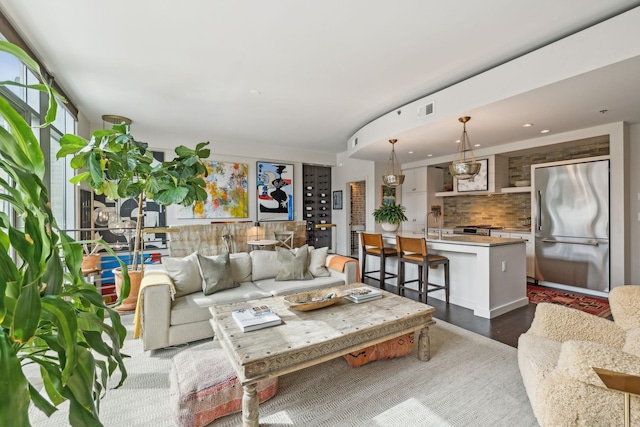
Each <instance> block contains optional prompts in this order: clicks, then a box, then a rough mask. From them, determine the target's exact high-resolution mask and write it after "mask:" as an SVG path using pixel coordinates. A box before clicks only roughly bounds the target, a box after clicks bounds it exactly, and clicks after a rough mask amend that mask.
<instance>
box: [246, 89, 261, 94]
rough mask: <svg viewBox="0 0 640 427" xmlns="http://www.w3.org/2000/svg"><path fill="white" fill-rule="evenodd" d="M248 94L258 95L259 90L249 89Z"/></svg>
mask: <svg viewBox="0 0 640 427" xmlns="http://www.w3.org/2000/svg"><path fill="white" fill-rule="evenodd" d="M249 94H251V95H260V91H259V90H258V89H251V90H250V91H249Z"/></svg>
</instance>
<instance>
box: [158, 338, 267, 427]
mask: <svg viewBox="0 0 640 427" xmlns="http://www.w3.org/2000/svg"><path fill="white" fill-rule="evenodd" d="M169 383H170V398H169V403H170V405H171V408H172V413H173V418H174V421H175V423H176V424H177V425H178V426H181V427H200V426H204V425H207V424H209V423H211V422H212V421H213V420H215V419H217V418H220V417H224V416H225V415H229V414H233V413H235V412H240V411H241V410H242V394H243V389H242V386H241V385H240V383H239V381H238V377H236V373H235V371H234V370H233V367H232V366H231V364H230V363H229V361H228V359H227V356H226V354H225V352H224V350H223V349H222V348H221V347H220V343H219V342H218V341H211V342H208V343H206V344H201V345H198V346H195V347H193V348H188V349H186V350H184V351H182V352H180V353H179V354H178V355H177V356H176V357H174V358H173V360H172V361H171V371H170V372H169ZM257 389H258V399H259V401H260V402H264V401H265V400H268V399H270V398H271V397H273V396H274V395H275V394H276V391H277V390H278V378H277V377H276V378H269V379H266V380H262V381H259V382H258V384H257Z"/></svg>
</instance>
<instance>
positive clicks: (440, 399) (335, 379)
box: [32, 315, 538, 427]
mask: <svg viewBox="0 0 640 427" xmlns="http://www.w3.org/2000/svg"><path fill="white" fill-rule="evenodd" d="M131 318H132V316H131V315H124V316H123V321H124V322H125V324H126V325H127V330H128V331H129V333H131V332H132V331H133V328H132V326H131V323H132V321H131ZM430 337H431V340H430V341H431V360H430V361H428V362H420V361H419V360H418V359H417V357H416V353H415V350H414V351H413V352H412V353H411V354H409V355H408V356H406V357H402V358H396V359H388V360H382V361H376V362H373V363H369V364H367V365H364V366H362V367H359V368H351V367H349V365H348V364H347V362H345V361H344V360H343V359H342V358H338V359H334V360H331V361H329V362H325V363H322V364H320V365H316V366H313V367H310V368H307V369H303V370H301V371H299V372H294V373H291V374H287V375H283V376H281V377H280V380H279V387H278V393H277V394H276V396H275V397H273V398H272V399H271V400H269V401H267V402H265V403H263V404H261V405H260V425H261V426H262V427H265V426H269V427H285V426H286V427H296V426H305V427H308V426H327V427H328V426H340V427H343V426H379V427H397V426H403V427H413V426H416V427H417V426H420V427H425V426H438V427H453V426H471V425H472V426H476V427H477V426H487V427H488V426H491V427H495V426H519V427H526V426H537V425H538V424H537V422H536V420H535V417H534V415H533V411H532V410H531V405H530V404H529V400H528V398H527V395H526V392H525V389H524V386H523V384H522V379H521V377H520V372H519V370H518V364H517V358H516V349H515V348H512V347H509V346H507V345H505V344H502V343H500V342H497V341H493V340H491V339H489V338H485V337H483V336H480V335H477V334H474V333H472V332H469V331H466V330H464V329H461V328H458V327H457V326H453V325H451V324H448V323H445V322H443V321H440V320H437V324H436V325H435V326H433V327H432V328H431V334H430ZM202 343H203V341H201V342H198V343H191V344H190V346H194V345H199V344H202ZM184 348H186V347H184ZM184 348H181V349H166V350H159V351H153V352H146V353H145V352H143V350H142V344H141V342H140V340H133V339H131V338H130V335H129V337H128V338H127V340H126V341H125V345H124V350H125V352H126V353H127V354H129V355H130V356H131V359H127V360H126V364H127V367H128V370H129V378H127V380H126V382H125V383H124V385H123V386H122V387H121V388H120V389H117V390H113V389H112V390H109V391H108V392H107V395H106V397H105V398H104V399H103V400H102V404H101V411H100V418H101V420H102V422H103V423H104V425H105V426H107V427H109V426H114V427H117V426H122V427H125V426H126V427H132V426H154V427H157V426H173V425H174V424H173V421H172V416H171V408H170V407H169V405H168V402H169V379H168V377H169V367H170V363H171V358H172V357H173V356H175V355H176V354H177V353H178V352H180V351H182V350H183V349H184ZM32 425H33V426H38V427H55V426H67V425H68V421H67V414H66V413H65V410H64V409H62V410H60V411H58V412H57V413H55V414H54V415H53V416H52V417H51V418H50V419H47V418H46V417H45V416H44V415H43V414H42V413H40V412H38V411H33V413H32ZM210 425H211V426H216V427H218V426H222V427H231V426H240V425H242V417H241V414H234V415H229V416H227V417H224V418H220V419H219V420H216V421H214V422H213V423H212V424H210Z"/></svg>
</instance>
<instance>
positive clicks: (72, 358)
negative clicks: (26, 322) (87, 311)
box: [41, 295, 78, 384]
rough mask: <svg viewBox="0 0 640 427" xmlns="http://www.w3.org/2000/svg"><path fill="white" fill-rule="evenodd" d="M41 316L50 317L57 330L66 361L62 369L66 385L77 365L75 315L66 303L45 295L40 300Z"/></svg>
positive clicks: (63, 381) (63, 380)
mask: <svg viewBox="0 0 640 427" xmlns="http://www.w3.org/2000/svg"><path fill="white" fill-rule="evenodd" d="M41 302H42V311H43V314H47V315H49V316H50V320H51V321H52V322H53V323H54V324H55V325H56V327H57V329H58V342H59V344H60V345H61V346H62V347H63V348H64V355H65V357H66V361H65V363H64V367H63V369H62V383H63V384H66V383H67V381H68V380H69V377H70V376H71V374H72V372H73V370H74V368H75V365H76V364H77V357H78V356H77V346H76V339H77V337H76V331H77V330H78V321H77V319H76V313H75V311H74V309H73V307H72V306H71V304H70V303H69V302H67V301H64V300H62V299H60V298H58V297H56V296H52V295H45V296H44V297H42V298H41Z"/></svg>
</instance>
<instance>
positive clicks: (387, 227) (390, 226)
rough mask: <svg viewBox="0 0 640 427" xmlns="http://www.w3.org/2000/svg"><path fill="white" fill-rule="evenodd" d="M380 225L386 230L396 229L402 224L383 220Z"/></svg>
mask: <svg viewBox="0 0 640 427" xmlns="http://www.w3.org/2000/svg"><path fill="white" fill-rule="evenodd" d="M380 225H381V226H382V229H383V230H384V231H396V230H397V229H398V227H400V224H390V223H388V222H381V223H380Z"/></svg>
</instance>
